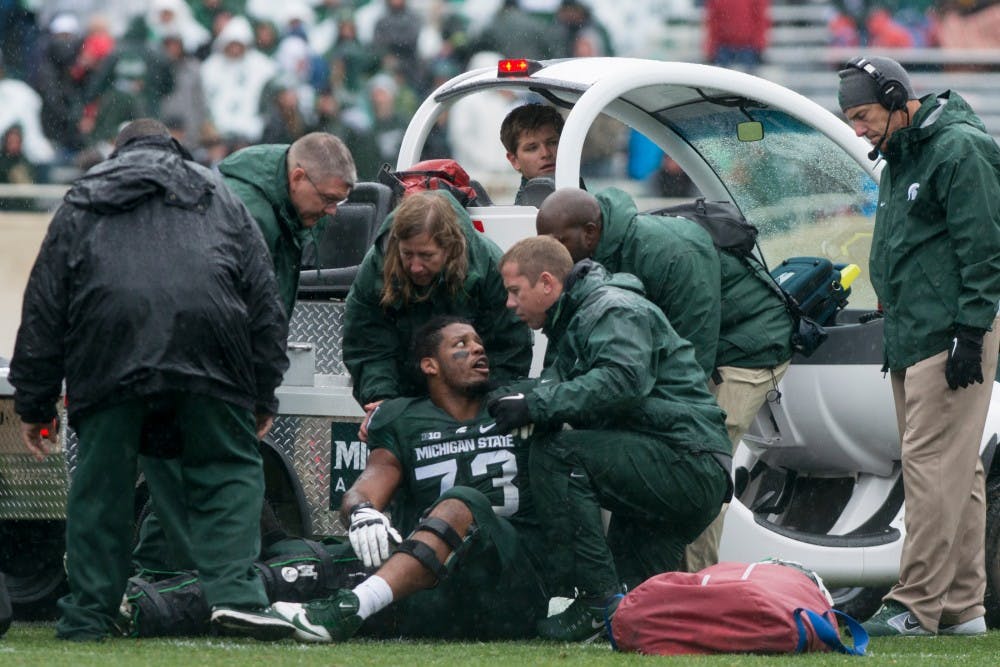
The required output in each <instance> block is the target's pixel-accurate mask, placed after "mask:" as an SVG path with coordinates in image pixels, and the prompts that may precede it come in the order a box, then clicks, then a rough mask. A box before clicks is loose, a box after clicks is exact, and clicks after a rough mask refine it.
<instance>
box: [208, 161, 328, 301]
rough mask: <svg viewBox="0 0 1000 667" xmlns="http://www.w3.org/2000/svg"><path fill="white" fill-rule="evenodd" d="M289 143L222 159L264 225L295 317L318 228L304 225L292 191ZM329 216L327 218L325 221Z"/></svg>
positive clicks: (231, 182)
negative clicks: (307, 252)
mask: <svg viewBox="0 0 1000 667" xmlns="http://www.w3.org/2000/svg"><path fill="white" fill-rule="evenodd" d="M288 148H289V146H288V144H263V145H260V146H250V147H249V148H244V149H242V150H239V151H236V152H235V153H233V154H232V155H230V156H229V157H227V158H226V159H225V160H223V161H222V162H220V163H219V171H220V172H222V175H223V177H224V178H225V180H226V185H228V186H229V188H230V189H232V191H233V192H235V193H236V196H237V197H239V198H240V199H241V200H242V201H243V203H244V204H245V205H246V207H247V208H248V209H250V214H251V215H252V216H253V217H254V219H255V220H256V221H257V224H258V225H260V231H261V232H262V233H263V234H264V241H266V242H267V249H268V251H270V253H271V261H272V263H273V264H274V276H275V278H277V280H278V293H279V294H280V295H281V302H282V304H284V306H285V313H286V314H288V316H289V317H291V314H292V308H293V307H294V306H295V295H296V293H297V292H298V289H299V270H300V267H301V264H302V247H303V246H304V245H305V244H306V243H307V242H308V241H309V240H310V239H312V238H313V236H312V235H313V232H314V230H311V229H306V228H305V227H303V226H302V220H301V219H300V218H299V214H298V213H297V212H296V210H295V207H294V206H292V198H291V195H289V193H288V167H287V159H286V158H287V156H288ZM326 219H327V218H324V221H325V220H326Z"/></svg>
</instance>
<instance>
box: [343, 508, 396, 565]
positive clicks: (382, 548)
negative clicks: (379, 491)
mask: <svg viewBox="0 0 1000 667" xmlns="http://www.w3.org/2000/svg"><path fill="white" fill-rule="evenodd" d="M348 537H350V539H351V547H353V548H354V553H356V554H357V556H358V558H360V559H361V561H362V562H363V563H364V564H365V567H381V566H382V563H384V562H385V561H386V560H388V558H389V540H390V539H392V543H393V544H399V543H400V542H402V541H403V538H402V536H400V534H399V531H398V530H396V529H395V528H393V527H392V524H390V523H389V517H387V516H386V515H385V514H382V513H381V512H379V511H378V510H377V509H375V508H374V507H361V508H358V509H356V510H354V511H353V512H351V527H350V529H349V530H348Z"/></svg>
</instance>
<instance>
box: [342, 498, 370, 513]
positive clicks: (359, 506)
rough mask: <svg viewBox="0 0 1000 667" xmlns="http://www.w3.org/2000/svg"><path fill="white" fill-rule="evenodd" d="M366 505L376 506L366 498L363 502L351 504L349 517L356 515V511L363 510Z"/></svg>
mask: <svg viewBox="0 0 1000 667" xmlns="http://www.w3.org/2000/svg"><path fill="white" fill-rule="evenodd" d="M366 507H371V508H372V509H374V508H375V506H374V505H372V504H371V503H370V502H369V501H367V500H366V501H364V502H363V503H358V504H356V505H351V508H350V509H349V510H347V516H349V517H351V516H354V513H355V512H357V511H358V510H363V509H365V508H366Z"/></svg>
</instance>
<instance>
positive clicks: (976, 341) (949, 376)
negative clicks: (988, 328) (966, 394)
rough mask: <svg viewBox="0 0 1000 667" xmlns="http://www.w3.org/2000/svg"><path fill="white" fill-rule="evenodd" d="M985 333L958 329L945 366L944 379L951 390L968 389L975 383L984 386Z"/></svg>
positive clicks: (966, 328)
mask: <svg viewBox="0 0 1000 667" xmlns="http://www.w3.org/2000/svg"><path fill="white" fill-rule="evenodd" d="M984 333H985V332H984V331H983V330H982V329H970V328H968V327H957V328H956V330H955V337H954V338H953V339H952V340H951V347H950V348H949V349H948V362H947V363H946V364H945V366H944V377H945V379H946V380H948V386H949V387H950V388H952V389H958V388H959V387H968V386H969V385H970V384H972V383H973V382H979V383H980V384H982V382H983V334H984Z"/></svg>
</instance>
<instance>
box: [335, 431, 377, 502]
mask: <svg viewBox="0 0 1000 667" xmlns="http://www.w3.org/2000/svg"><path fill="white" fill-rule="evenodd" d="M330 446H331V447H332V449H333V451H332V452H331V456H330V509H332V510H338V509H340V500H341V498H343V496H344V492H345V491H347V490H348V489H349V488H351V485H352V484H354V481H355V480H356V479H357V478H358V477H359V476H360V475H361V471H362V470H364V469H365V463H367V462H368V445H366V444H365V443H363V442H361V441H360V440H358V424H357V423H355V422H333V423H332V424H331V433H330Z"/></svg>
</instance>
